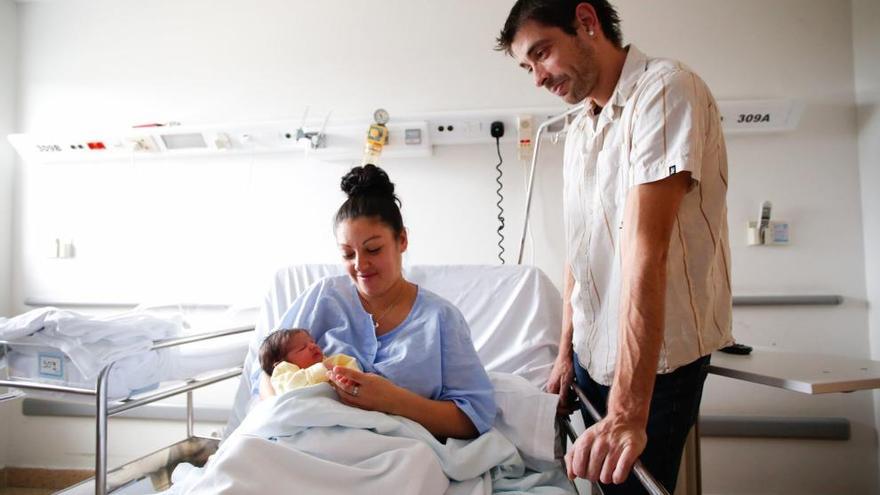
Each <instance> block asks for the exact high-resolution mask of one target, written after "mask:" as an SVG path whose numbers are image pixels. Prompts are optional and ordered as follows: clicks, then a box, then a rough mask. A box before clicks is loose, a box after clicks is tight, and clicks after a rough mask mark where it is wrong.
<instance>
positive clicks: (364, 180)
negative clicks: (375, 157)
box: [341, 164, 397, 200]
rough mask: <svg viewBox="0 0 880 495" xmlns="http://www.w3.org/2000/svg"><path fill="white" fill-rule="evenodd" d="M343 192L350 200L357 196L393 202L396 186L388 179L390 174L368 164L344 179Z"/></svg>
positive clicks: (346, 175)
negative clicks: (377, 197)
mask: <svg viewBox="0 0 880 495" xmlns="http://www.w3.org/2000/svg"><path fill="white" fill-rule="evenodd" d="M341 186H342V192H344V193H345V194H346V195H348V197H349V198H352V197H356V196H373V197H376V196H384V197H387V198H390V199H392V200H394V199H397V198H396V197H395V196H394V184H393V183H392V182H391V179H389V178H388V174H386V173H385V171H384V170H382V169H381V168H379V167H377V166H375V165H373V164H367V165H364V166H362V167H355V168H353V169H351V171H350V172H348V173H347V174H345V175H344V176H343V177H342V184H341Z"/></svg>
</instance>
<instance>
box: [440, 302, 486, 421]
mask: <svg viewBox="0 0 880 495" xmlns="http://www.w3.org/2000/svg"><path fill="white" fill-rule="evenodd" d="M441 328H442V329H443V330H442V332H441V339H442V341H441V358H442V363H441V366H442V370H441V371H442V374H443V388H442V391H441V393H440V396H439V397H438V398H437V399H438V400H451V401H453V402H454V403H455V405H456V406H458V408H459V409H460V410H461V411H462V412H464V413H465V414H466V415H467V417H468V418H470V420H471V422H472V423H473V424H474V427H475V428H476V429H477V431H479V432H480V433H481V434H482V433H485V432H486V431H488V430H489V429H490V428H491V427H492V423H493V422H494V421H495V393H494V390H493V388H492V383H491V382H490V381H489V376H488V375H487V374H486V369H485V368H483V365H482V363H480V358H479V357H478V356H477V351H476V350H475V349H474V344H473V342H472V341H471V334H470V328H469V327H468V324H467V322H466V321H465V319H464V316H462V314H461V312H459V311H458V310H457V309H454V308H451V309H449V310H448V311H446V312H445V314H444V319H443V322H442V325H441Z"/></svg>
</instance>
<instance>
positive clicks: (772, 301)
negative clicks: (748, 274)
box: [733, 294, 843, 306]
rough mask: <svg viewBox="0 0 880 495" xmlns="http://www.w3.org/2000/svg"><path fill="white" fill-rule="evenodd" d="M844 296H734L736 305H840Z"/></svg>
mask: <svg viewBox="0 0 880 495" xmlns="http://www.w3.org/2000/svg"><path fill="white" fill-rule="evenodd" d="M841 304H843V296H839V295H836V294H832V295H822V294H812V295H789V296H733V305H734V306H839V305H841Z"/></svg>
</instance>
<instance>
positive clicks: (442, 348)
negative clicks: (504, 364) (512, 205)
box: [251, 275, 495, 433]
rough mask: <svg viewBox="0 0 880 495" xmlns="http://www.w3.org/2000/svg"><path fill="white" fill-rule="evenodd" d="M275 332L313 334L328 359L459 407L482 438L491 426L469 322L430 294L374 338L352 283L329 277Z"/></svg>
mask: <svg viewBox="0 0 880 495" xmlns="http://www.w3.org/2000/svg"><path fill="white" fill-rule="evenodd" d="M278 328H305V329H308V330H309V331H310V332H311V334H312V337H313V338H314V339H315V341H316V342H317V343H318V345H319V346H321V349H323V351H324V353H325V354H327V355H330V354H340V353H341V354H348V355H349V356H354V357H355V358H357V360H358V362H359V364H360V365H361V367H362V368H363V369H364V371H366V372H370V373H376V374H378V375H381V376H384V377H385V378H388V379H389V380H391V381H392V382H394V383H395V384H396V385H398V386H401V387H403V388H406V389H408V390H410V391H412V392H415V393H417V394H419V395H421V396H422V397H427V398H430V399H433V400H450V401H453V402H455V404H456V405H457V406H458V408H459V409H461V411H462V412H464V413H465V414H466V415H467V416H468V418H470V420H471V421H472V422H473V424H474V427H475V428H476V429H477V430H478V431H479V432H480V433H484V432H485V431H487V430H488V429H489V428H491V427H492V422H493V421H494V419H495V399H494V393H493V389H492V384H491V383H490V381H489V377H488V376H487V375H486V370H485V369H484V368H483V365H482V364H481V363H480V360H479V357H478V356H477V352H476V351H475V350H474V345H473V342H472V341H471V336H470V329H469V328H468V325H467V322H466V321H465V319H464V316H462V314H461V312H460V311H459V310H458V308H456V307H455V306H453V305H452V303H450V302H448V301H446V300H445V299H443V298H441V297H440V296H438V295H436V294H434V293H432V292H430V291H427V290H425V289H423V288H421V287H419V289H418V295H417V296H416V300H415V303H414V304H413V308H412V311H410V314H409V316H407V317H406V319H405V320H404V321H403V322H402V323H401V324H400V325H398V326H397V328H395V329H393V330H391V331H390V332H388V333H386V334H385V335H382V336H381V337H376V333H375V328H374V327H373V322H372V319H371V318H370V315H369V314H368V313H367V312H366V311H365V310H364V308H363V306H362V305H361V303H360V300H359V298H358V295H357V288H356V287H355V285H354V283H353V282H352V281H351V279H350V278H349V277H348V276H347V275H341V276H337V277H330V278H325V279H324V280H321V281H320V282H318V283H316V284H315V285H313V286H312V287H310V288H309V289H307V290H306V291H305V292H304V293H303V294H301V295H300V296H299V297H298V298H297V300H296V301H294V303H293V305H292V306H291V307H290V309H288V310H287V312H286V313H285V314H284V316H283V317H282V318H281V323H280V324H279V325H278ZM259 373H260V369H259V366H257V367H256V369H255V370H254V371H253V372H252V374H251V377H252V378H253V380H252V382H251V383H254V384H255V385H257V386H258V382H259ZM254 391H256V389H255V390H254Z"/></svg>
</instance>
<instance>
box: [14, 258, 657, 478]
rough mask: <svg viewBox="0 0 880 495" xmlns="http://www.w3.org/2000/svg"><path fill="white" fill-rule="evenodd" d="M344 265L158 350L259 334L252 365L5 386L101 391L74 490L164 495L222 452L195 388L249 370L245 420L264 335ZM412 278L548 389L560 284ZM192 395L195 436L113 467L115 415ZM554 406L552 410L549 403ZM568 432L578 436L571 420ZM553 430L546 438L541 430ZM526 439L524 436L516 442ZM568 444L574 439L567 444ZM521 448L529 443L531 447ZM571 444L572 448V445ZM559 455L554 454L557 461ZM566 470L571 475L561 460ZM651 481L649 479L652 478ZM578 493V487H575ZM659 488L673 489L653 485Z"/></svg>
mask: <svg viewBox="0 0 880 495" xmlns="http://www.w3.org/2000/svg"><path fill="white" fill-rule="evenodd" d="M343 273H344V272H343V269H342V267H341V266H338V265H301V266H290V267H286V268H283V269H281V270H279V271H277V272H276V274H275V275H274V279H273V281H272V284H271V287H270V289H269V291H268V293H267V294H266V295H265V297H264V300H263V301H262V306H261V308H260V311H259V316H258V318H257V321H256V323H255V325H252V326H241V327H237V328H230V329H224V330H219V331H215V332H209V333H206V334H200V335H191V336H187V337H183V338H177V339H170V340H168V341H164V342H157V343H156V344H155V345H154V349H155V350H161V349H165V348H171V347H178V346H184V345H192V344H196V343H199V342H201V343H204V342H207V341H209V340H212V339H217V338H221V337H226V336H229V335H236V334H241V333H244V332H250V331H251V330H254V331H253V333H251V334H250V336H249V338H248V340H249V347H250V348H249V350H248V352H247V356H246V357H245V359H244V362H243V363H240V362H239V363H238V364H237V365H236V366H235V367H232V368H227V369H220V370H214V371H211V372H209V373H206V374H202V375H200V376H193V377H189V378H188V379H187V380H185V381H183V382H182V383H178V384H175V385H173V386H171V387H164V388H160V389H158V390H156V391H153V392H150V393H148V394H146V395H143V396H134V397H131V398H128V399H125V400H121V401H110V400H108V397H107V390H108V387H107V385H108V381H109V379H110V376H111V375H110V370H111V369H112V366H108V367H107V368H106V369H105V370H104V371H102V373H101V375H100V377H99V379H98V382H97V388H96V389H95V390H88V389H79V390H70V387H67V388H66V389H63V390H62V389H57V388H54V387H51V386H47V385H46V384H41V383H22V382H9V381H0V385H5V386H13V387H18V388H22V389H28V390H35V389H38V390H52V391H60V392H65V393H73V394H78V395H85V396H89V397H93V398H94V399H95V400H96V403H97V417H96V447H97V448H96V461H95V470H96V476H95V478H93V479H90V480H87V481H85V482H83V483H80V484H78V485H75V486H73V487H71V488H69V489H67V490H65V491H64V492H62V493H65V494H68V495H70V494H80V493H82V494H90V493H97V494H104V493H155V491H159V490H163V489H167V488H168V486H169V484H170V475H171V473H172V471H173V470H174V468H175V467H176V466H177V465H178V464H180V463H183V462H188V463H191V464H193V465H196V466H200V465H203V464H204V463H205V462H206V460H207V458H208V456H209V455H211V454H212V453H213V452H215V451H216V450H217V448H218V445H219V443H220V439H219V438H206V437H200V436H196V435H194V433H193V422H194V411H193V404H192V391H193V390H194V389H196V388H200V387H203V386H206V385H209V384H212V383H216V382H219V381H222V380H226V379H230V378H234V377H237V376H240V379H239V386H238V391H237V393H236V395H235V399H234V402H233V404H232V411H231V414H230V418H229V421H228V424H227V427H226V431H225V432H224V435H223V436H224V437H226V436H228V435H229V434H231V432H232V431H233V430H234V429H235V428H236V427H237V426H238V425H239V424H240V423H241V421H242V420H243V418H244V417H245V416H246V415H247V413H248V411H249V409H250V408H251V407H252V406H253V401H252V398H251V392H250V391H251V383H250V377H249V373H242V369H245V370H248V369H250V367H251V365H252V363H253V362H254V360H255V359H256V349H257V347H258V346H259V343H260V342H261V340H262V338H263V337H264V336H265V335H266V334H267V333H268V332H269V331H271V330H273V329H275V328H276V325H277V324H278V322H280V320H281V317H282V316H283V314H284V313H285V311H286V309H287V308H288V307H289V306H290V305H291V303H292V302H293V301H294V300H295V299H296V297H297V296H298V295H299V294H300V293H302V292H303V291H304V290H305V289H306V288H308V287H309V286H310V285H311V284H313V283H314V282H316V281H318V280H320V279H321V278H324V277H327V276H333V275H340V274H343ZM405 276H406V278H407V279H408V280H410V281H411V282H413V283H416V284H418V285H419V286H421V287H423V288H426V289H428V290H431V291H432V292H435V293H437V294H438V295H440V296H442V297H444V298H446V299H448V300H449V301H451V302H452V303H453V304H455V305H456V306H457V307H458V308H459V309H460V310H461V312H462V313H463V315H464V317H465V319H466V320H467V321H468V324H469V325H470V328H471V334H472V340H473V342H474V346H475V347H476V349H477V352H478V354H479V356H480V359H481V361H482V363H483V364H484V366H485V367H486V369H487V370H488V371H490V372H503V373H512V374H515V375H518V376H521V377H523V378H525V379H526V380H528V381H529V382H530V383H531V384H532V385H534V386H535V387H538V388H540V387H543V385H544V384H545V382H546V379H547V377H548V375H549V373H550V370H551V369H552V366H553V362H554V360H555V358H556V353H557V346H558V341H559V331H560V327H561V315H562V308H561V297H560V294H559V292H558V290H557V289H556V288H555V286H553V284H552V283H551V282H550V280H549V279H548V278H547V277H546V275H544V274H543V273H542V272H541V271H540V270H539V269H537V268H534V267H529V266H522V265H519V266H464V265H460V266H413V267H408V268H406V269H405ZM183 393H186V394H187V414H186V438H185V439H183V440H182V441H180V442H177V443H175V444H173V445H170V446H168V447H166V448H163V449H160V450H158V451H156V452H153V453H151V454H148V455H145V456H144V457H142V458H140V459H138V460H136V461H134V462H131V463H128V464H125V465H123V466H120V467H117V468H115V469H113V470H109V471H108V468H107V421H108V419H109V417H110V416H114V415H116V414H119V413H121V412H124V411H128V410H131V409H134V408H137V407H141V406H143V405H146V404H149V403H152V402H155V401H157V400H161V399H164V398H167V397H171V396H173V395H177V394H183ZM545 409H546V408H545ZM554 419H555V410H553V409H552V408H551V409H550V410H549V411H547V412H546V413H545V414H543V416H542V417H538V418H534V419H533V420H532V421H533V422H534V424H533V426H532V427H533V429H534V430H535V432H536V433H535V434H534V435H533V437H534V438H538V437H539V436H540V438H542V439H545V440H543V441H544V442H545V444H543V445H537V446H535V445H532V446H531V448H532V449H533V450H534V449H539V450H543V451H545V452H546V451H548V450H549V451H550V455H551V456H552V455H553V452H554V450H555V451H556V452H559V449H556V447H558V445H554V440H553V438H554V433H553V430H554V426H553V424H554ZM563 431H568V432H569V436H571V437H573V436H574V431H573V430H572V429H571V427H570V425H568V424H565V425H564V428H563ZM540 432H544V433H543V434H540V435H539V434H538V433H540ZM515 443H516V442H515ZM562 445H563V446H564V441H563V444H562ZM517 446H518V447H521V448H523V447H524V446H520V445H519V444H517ZM563 448H564V447H563ZM551 458H552V457H551ZM556 469H559V470H560V473H561V471H562V468H561V465H560V464H556ZM650 482H651V480H648V483H650ZM572 492H574V490H573V489H572ZM650 492H651V493H663V492H662V491H657V490H656V489H655V490H650Z"/></svg>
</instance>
